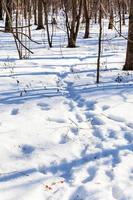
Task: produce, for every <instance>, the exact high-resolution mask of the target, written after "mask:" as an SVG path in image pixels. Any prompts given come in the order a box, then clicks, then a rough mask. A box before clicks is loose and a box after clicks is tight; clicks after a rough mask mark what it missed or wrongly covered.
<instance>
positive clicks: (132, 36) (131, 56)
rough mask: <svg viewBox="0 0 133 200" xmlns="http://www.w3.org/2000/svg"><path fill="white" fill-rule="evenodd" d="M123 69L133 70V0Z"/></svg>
mask: <svg viewBox="0 0 133 200" xmlns="http://www.w3.org/2000/svg"><path fill="white" fill-rule="evenodd" d="M123 70H133V1H132V0H130V14H129V30H128V44H127V54H126V62H125V65H124V68H123Z"/></svg>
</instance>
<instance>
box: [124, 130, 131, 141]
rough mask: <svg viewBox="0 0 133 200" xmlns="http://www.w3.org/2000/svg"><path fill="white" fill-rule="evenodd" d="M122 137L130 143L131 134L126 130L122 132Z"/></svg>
mask: <svg viewBox="0 0 133 200" xmlns="http://www.w3.org/2000/svg"><path fill="white" fill-rule="evenodd" d="M124 138H125V139H126V140H127V141H128V143H132V142H133V134H132V133H130V132H126V133H125V134H124Z"/></svg>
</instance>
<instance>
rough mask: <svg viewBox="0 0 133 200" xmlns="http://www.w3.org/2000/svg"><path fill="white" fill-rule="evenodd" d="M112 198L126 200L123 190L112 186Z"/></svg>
mask: <svg viewBox="0 0 133 200" xmlns="http://www.w3.org/2000/svg"><path fill="white" fill-rule="evenodd" d="M112 196H113V197H114V199H116V200H126V199H127V198H126V197H125V195H124V193H123V190H122V189H121V188H120V187H119V186H113V188H112Z"/></svg>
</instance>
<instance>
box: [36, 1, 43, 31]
mask: <svg viewBox="0 0 133 200" xmlns="http://www.w3.org/2000/svg"><path fill="white" fill-rule="evenodd" d="M40 29H44V25H43V4H42V0H38V26H37V30H40Z"/></svg>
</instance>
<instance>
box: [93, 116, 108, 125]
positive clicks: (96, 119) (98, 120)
mask: <svg viewBox="0 0 133 200" xmlns="http://www.w3.org/2000/svg"><path fill="white" fill-rule="evenodd" d="M91 124H92V125H93V126H95V125H105V122H104V121H103V120H102V119H101V118H99V117H95V116H94V117H93V118H92V120H91Z"/></svg>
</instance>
